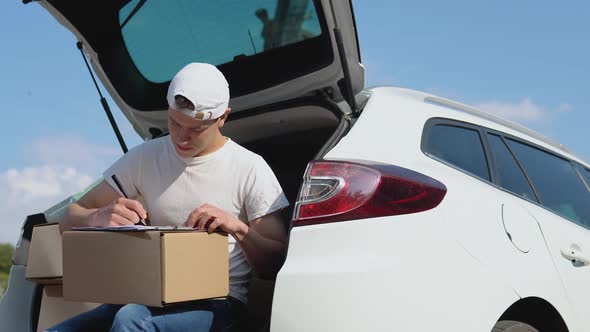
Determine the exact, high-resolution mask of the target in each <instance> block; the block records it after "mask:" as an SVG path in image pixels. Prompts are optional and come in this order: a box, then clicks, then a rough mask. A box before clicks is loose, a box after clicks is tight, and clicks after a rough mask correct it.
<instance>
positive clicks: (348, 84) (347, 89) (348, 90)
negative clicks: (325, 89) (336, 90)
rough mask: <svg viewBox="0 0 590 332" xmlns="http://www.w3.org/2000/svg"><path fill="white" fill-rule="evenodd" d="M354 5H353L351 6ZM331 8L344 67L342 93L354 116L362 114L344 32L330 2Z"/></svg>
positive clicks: (341, 61) (339, 52) (335, 34)
mask: <svg viewBox="0 0 590 332" xmlns="http://www.w3.org/2000/svg"><path fill="white" fill-rule="evenodd" d="M351 5H352V4H351ZM330 8H331V9H332V18H333V19H334V38H335V39H336V45H337V46H338V55H339V56H340V65H341V66H342V73H343V74H344V82H343V83H344V84H343V85H344V86H343V87H342V86H340V92H341V93H342V95H343V96H344V98H345V99H346V101H347V102H348V105H349V106H350V110H351V111H352V115H353V116H355V117H356V116H358V115H359V114H360V112H359V110H358V106H357V104H356V100H355V98H354V92H352V79H351V78H350V69H349V68H348V59H346V53H345V52H344V42H343V41H342V32H341V31H340V28H339V27H338V22H337V20H336V12H335V11H334V4H333V3H332V1H330Z"/></svg>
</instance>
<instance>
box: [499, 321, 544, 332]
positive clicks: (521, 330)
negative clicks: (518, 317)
mask: <svg viewBox="0 0 590 332" xmlns="http://www.w3.org/2000/svg"><path fill="white" fill-rule="evenodd" d="M492 332H539V330H537V329H536V328H534V327H532V326H530V325H529V324H526V323H522V322H517V321H514V320H501V321H499V322H497V323H496V325H494V328H492Z"/></svg>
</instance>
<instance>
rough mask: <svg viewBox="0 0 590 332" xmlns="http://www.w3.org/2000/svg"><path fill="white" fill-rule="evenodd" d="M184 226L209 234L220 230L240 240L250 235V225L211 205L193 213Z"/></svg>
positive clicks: (203, 206) (205, 205)
mask: <svg viewBox="0 0 590 332" xmlns="http://www.w3.org/2000/svg"><path fill="white" fill-rule="evenodd" d="M184 225H185V226H187V227H194V228H197V229H198V230H199V231H203V230H205V229H207V232H208V233H213V232H214V231H215V230H216V229H220V230H222V231H224V232H226V233H229V234H231V235H232V236H234V237H235V238H237V239H238V240H240V239H242V238H243V237H245V236H246V234H247V233H248V225H246V224H245V223H243V222H242V221H241V220H239V219H238V218H236V217H234V216H232V215H230V214H229V213H227V212H225V211H223V210H222V209H220V208H217V207H215V206H213V205H211V204H203V205H202V206H201V207H200V208H198V209H196V210H194V211H193V212H191V214H190V215H189V216H188V218H187V219H186V221H185V222H184Z"/></svg>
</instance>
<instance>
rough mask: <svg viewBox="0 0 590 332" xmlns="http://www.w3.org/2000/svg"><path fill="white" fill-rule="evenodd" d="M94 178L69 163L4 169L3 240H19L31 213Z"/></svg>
mask: <svg viewBox="0 0 590 332" xmlns="http://www.w3.org/2000/svg"><path fill="white" fill-rule="evenodd" d="M92 181H93V178H92V177H91V176H90V175H89V174H86V173H83V172H80V171H78V170H76V169H74V168H68V167H65V168H64V167H52V166H41V167H26V168H23V169H21V170H17V169H9V170H6V171H4V172H1V173H0V188H2V191H0V211H1V214H2V219H1V220H0V227H1V229H2V232H0V243H2V242H10V243H13V244H14V243H16V242H17V241H18V235H19V232H20V227H21V226H22V223H23V221H24V220H25V218H26V216H27V215H30V214H34V213H39V212H43V211H45V210H46V209H48V208H49V207H51V206H53V205H55V204H57V203H59V202H60V201H62V200H63V199H65V198H67V197H69V196H71V195H73V194H75V193H77V192H79V191H81V190H82V189H84V188H86V187H87V186H88V185H90V184H91V183H92Z"/></svg>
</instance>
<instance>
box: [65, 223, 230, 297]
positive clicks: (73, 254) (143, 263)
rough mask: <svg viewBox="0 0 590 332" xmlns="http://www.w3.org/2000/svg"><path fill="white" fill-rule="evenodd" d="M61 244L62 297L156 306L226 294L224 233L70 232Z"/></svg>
mask: <svg viewBox="0 0 590 332" xmlns="http://www.w3.org/2000/svg"><path fill="white" fill-rule="evenodd" d="M62 246H63V271H64V298H65V299H67V300H72V301H83V302H100V303H113V304H127V303H138V304H143V305H147V306H154V307H161V306H164V305H166V304H169V303H176V302H183V301H190V300H198V299H207V298H215V297H224V296H227V295H228V293H229V253H228V239H227V235H226V234H218V233H214V234H208V233H206V232H197V231H177V232H168V231H144V232H122V231H71V232H64V234H63V242H62Z"/></svg>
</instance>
